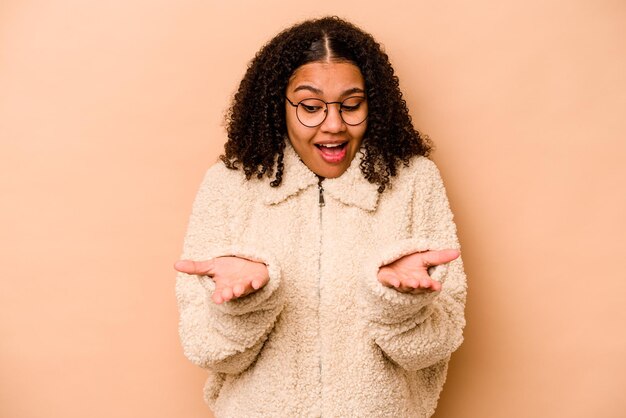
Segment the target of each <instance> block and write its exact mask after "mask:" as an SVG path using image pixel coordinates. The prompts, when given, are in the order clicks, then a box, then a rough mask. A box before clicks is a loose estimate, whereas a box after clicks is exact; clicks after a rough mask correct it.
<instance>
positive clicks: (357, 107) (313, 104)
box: [285, 96, 367, 128]
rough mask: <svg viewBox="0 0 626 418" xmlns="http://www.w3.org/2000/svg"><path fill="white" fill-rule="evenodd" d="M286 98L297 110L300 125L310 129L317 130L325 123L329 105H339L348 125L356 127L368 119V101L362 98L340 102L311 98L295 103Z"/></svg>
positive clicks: (342, 116)
mask: <svg viewBox="0 0 626 418" xmlns="http://www.w3.org/2000/svg"><path fill="white" fill-rule="evenodd" d="M285 98H286V99H287V101H288V102H289V104H290V105H292V106H293V107H295V108H296V116H297V117H298V120H299V121H300V123H301V124H303V125H304V126H306V127H308V128H315V127H316V126H319V125H321V124H322V123H324V121H325V120H326V116H328V105H331V104H338V105H339V115H340V116H341V120H343V121H344V122H345V124H346V125H350V126H356V125H359V124H361V123H363V122H364V121H365V119H367V99H366V98H365V97H362V96H351V97H348V98H347V99H344V100H342V101H340V102H325V101H324V100H322V99H314V98H310V99H304V100H301V101H299V102H298V103H293V102H292V101H291V100H289V98H288V97H285Z"/></svg>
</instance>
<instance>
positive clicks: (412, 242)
mask: <svg viewBox="0 0 626 418" xmlns="http://www.w3.org/2000/svg"><path fill="white" fill-rule="evenodd" d="M438 249H443V247H442V246H440V245H438V244H437V243H436V242H434V241H432V240H426V239H419V238H410V239H405V240H401V241H397V242H394V243H393V244H390V245H388V246H386V247H384V248H382V249H381V250H380V251H378V253H377V254H375V255H373V256H372V257H369V258H368V261H367V262H366V263H365V266H364V268H365V271H364V275H363V278H364V280H363V281H362V286H361V288H362V292H363V293H364V295H363V298H362V300H363V301H364V303H365V306H364V308H365V310H366V312H367V313H368V316H369V319H370V320H371V321H372V322H376V323H380V324H397V323H400V322H404V321H406V320H408V319H412V320H413V321H415V322H418V323H419V322H421V321H422V320H423V319H425V318H426V317H428V316H429V315H430V311H431V310H430V304H431V303H432V302H433V301H434V300H435V299H436V298H437V296H438V294H439V292H428V293H421V294H411V293H402V292H399V291H398V290H396V289H394V288H391V287H387V286H384V285H383V284H381V283H380V282H379V281H378V270H379V269H380V268H381V267H382V266H385V265H387V264H390V263H392V262H394V261H396V260H398V259H400V258H402V257H404V256H405V255H409V254H412V253H415V252H423V251H428V250H438ZM428 273H429V274H430V277H431V278H432V279H434V280H436V281H438V282H440V283H442V284H443V283H444V282H445V278H446V276H447V273H448V264H447V263H446V264H440V265H438V266H434V267H431V268H430V269H428Z"/></svg>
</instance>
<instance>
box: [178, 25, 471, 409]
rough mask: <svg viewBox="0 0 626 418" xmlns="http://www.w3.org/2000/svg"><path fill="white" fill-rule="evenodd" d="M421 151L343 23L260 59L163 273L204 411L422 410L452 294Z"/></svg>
mask: <svg viewBox="0 0 626 418" xmlns="http://www.w3.org/2000/svg"><path fill="white" fill-rule="evenodd" d="M429 149H430V147H429V144H428V142H427V141H425V140H424V138H422V137H420V135H419V133H418V132H417V131H416V130H415V129H414V128H413V126H412V124H411V120H410V117H409V115H408V111H407V108H406V105H405V102H404V100H402V95H401V93H400V90H399V87H398V79H397V77H396V76H395V75H394V72H393V69H392V67H391V65H390V63H389V61H388V58H387V56H386V54H385V53H384V52H383V51H382V50H381V47H380V45H379V44H378V43H376V41H375V40H374V39H373V38H372V37H371V36H370V35H368V34H366V33H364V32H363V31H362V30H360V29H358V28H356V27H355V26H353V25H351V24H350V23H348V22H345V21H343V20H340V19H338V18H323V19H318V20H311V21H306V22H303V23H301V24H298V25H295V26H293V27H291V28H289V29H287V30H285V31H283V32H281V33H280V34H279V35H277V36H276V37H275V38H274V39H272V40H271V41H270V42H269V43H268V44H266V45H265V46H264V47H263V48H262V49H261V50H260V51H259V52H258V53H257V55H256V57H255V58H254V59H253V61H252V62H251V64H250V66H249V68H248V71H247V73H246V75H245V77H244V78H243V80H242V82H241V84H240V87H239V90H238V92H237V94H236V95H235V97H234V100H233V104H232V107H231V109H230V113H229V116H228V142H227V143H226V146H225V154H224V155H223V156H222V157H221V160H222V161H221V163H218V164H216V165H214V166H213V167H211V168H210V169H209V170H208V172H207V174H206V176H205V179H204V181H203V183H202V185H201V187H200V191H199V193H198V195H197V197H196V200H195V203H194V206H193V211H192V215H191V219H190V223H189V228H188V233H187V236H186V239H185V245H184V252H183V260H181V261H179V262H177V263H176V265H175V268H176V269H177V270H178V271H179V272H180V273H179V275H178V280H177V297H178V303H179V309H180V335H181V340H182V343H183V347H184V350H185V354H186V356H187V357H188V358H189V359H190V360H191V361H193V362H194V363H195V364H197V365H199V366H201V367H205V368H207V369H208V371H209V379H208V381H207V383H206V385H205V399H206V401H207V402H208V404H209V406H210V407H211V408H212V409H213V411H214V413H215V414H216V416H218V417H256V416H263V417H265V416H269V417H271V416H280V417H299V416H333V417H334V416H358V417H373V416H394V417H409V416H410V417H427V416H430V415H432V414H433V412H434V409H435V406H436V403H437V399H438V397H439V393H440V391H441V388H442V386H443V383H444V380H445V375H446V370H447V364H448V360H449V358H450V355H451V353H452V352H453V351H454V350H456V348H457V347H458V346H459V345H460V344H461V341H462V329H463V326H464V323H465V321H464V316H463V310H464V303H465V292H466V286H465V276H464V273H463V268H462V264H461V261H460V258H458V256H459V252H458V250H457V248H458V241H457V237H456V228H455V225H454V223H453V220H452V214H451V212H450V209H449V205H448V201H447V198H446V195H445V191H444V188H443V185H442V182H441V178H440V176H439V173H438V171H437V169H436V167H435V165H434V164H433V163H432V162H431V161H430V160H428V159H427V158H426V155H427V154H428V152H429Z"/></svg>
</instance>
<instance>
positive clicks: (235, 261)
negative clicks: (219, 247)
mask: <svg viewBox="0 0 626 418" xmlns="http://www.w3.org/2000/svg"><path fill="white" fill-rule="evenodd" d="M174 268H175V269H176V270H178V271H180V272H183V273H187V274H197V275H203V276H209V277H211V278H212V279H213V281H214V282H215V290H214V291H213V294H212V295H211V299H212V300H213V302H215V303H216V304H220V303H223V302H228V301H229V300H233V299H237V298H240V297H243V296H246V295H249V294H250V293H253V292H256V291H257V290H259V289H260V288H262V287H263V286H265V285H266V284H267V282H268V281H269V273H268V271H267V266H266V265H265V264H263V263H259V262H256V261H251V260H247V259H245V258H240V257H217V258H213V259H211V260H206V261H191V260H180V261H177V262H176V264H174Z"/></svg>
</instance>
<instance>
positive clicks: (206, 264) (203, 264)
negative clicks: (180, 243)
mask: <svg viewBox="0 0 626 418" xmlns="http://www.w3.org/2000/svg"><path fill="white" fill-rule="evenodd" d="M214 265H215V263H214V262H213V260H212V259H211V260H206V261H193V260H179V261H177V262H176V263H174V269H176V270H177V271H180V272H182V273H187V274H198V275H212V274H213V267H214Z"/></svg>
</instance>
